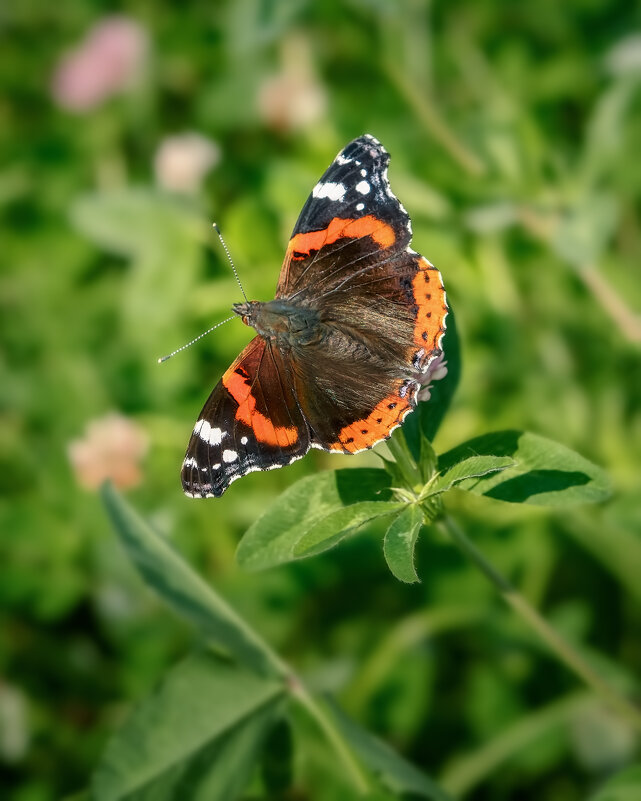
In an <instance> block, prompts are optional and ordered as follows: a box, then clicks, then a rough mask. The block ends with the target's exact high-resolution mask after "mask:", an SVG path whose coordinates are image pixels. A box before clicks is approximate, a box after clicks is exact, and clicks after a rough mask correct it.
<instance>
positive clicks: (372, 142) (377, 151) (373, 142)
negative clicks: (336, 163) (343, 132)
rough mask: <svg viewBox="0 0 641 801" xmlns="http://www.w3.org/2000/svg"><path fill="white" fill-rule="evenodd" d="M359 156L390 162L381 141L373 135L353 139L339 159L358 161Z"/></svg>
mask: <svg viewBox="0 0 641 801" xmlns="http://www.w3.org/2000/svg"><path fill="white" fill-rule="evenodd" d="M359 155H364V156H366V157H368V158H380V159H382V160H385V161H389V158H390V155H389V153H388V152H387V150H385V148H384V147H383V145H382V144H381V143H380V142H379V140H378V139H377V138H376V137H375V136H372V134H368V133H366V134H361V135H360V136H357V137H356V139H352V141H351V142H349V144H347V145H345V147H344V148H343V149H342V150H341V152H340V153H339V154H338V157H337V158H343V159H350V160H352V159H358V157H359Z"/></svg>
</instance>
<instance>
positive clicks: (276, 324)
mask: <svg viewBox="0 0 641 801" xmlns="http://www.w3.org/2000/svg"><path fill="white" fill-rule="evenodd" d="M389 159H390V157H389V154H388V153H387V151H386V150H385V148H384V147H383V146H382V145H381V144H380V142H378V141H377V140H376V139H374V137H373V136H369V135H365V136H360V137H359V138H358V139H355V140H354V141H353V142H350V144H348V145H347V147H345V148H344V149H343V150H342V151H341V152H340V153H339V154H338V156H336V158H335V159H334V161H333V162H332V164H330V166H329V168H328V169H327V170H326V172H325V174H324V175H323V177H322V178H321V179H320V181H319V182H318V183H317V184H316V186H315V187H314V189H313V190H312V194H311V195H310V196H309V198H308V199H307V202H306V203H305V205H304V206H303V210H302V212H301V214H300V217H299V218H298V222H297V223H296V225H295V227H294V232H293V234H292V238H291V239H290V241H289V245H288V246H287V252H286V254H285V260H284V262H283V266H282V269H281V272H280V278H279V280H278V287H277V290H276V298H275V299H274V300H270V301H267V302H265V303H263V302H261V301H249V302H246V303H236V304H235V305H234V307H233V310H234V312H235V313H236V314H238V315H239V316H240V317H241V319H242V321H243V322H244V323H245V324H246V325H250V326H252V327H253V328H254V329H255V330H256V332H257V334H258V336H256V337H255V338H254V339H253V340H252V341H251V342H250V343H249V345H247V347H246V348H245V349H244V350H243V352H242V353H241V354H240V356H239V357H238V358H237V359H236V361H235V362H234V363H233V364H232V366H231V367H230V368H229V370H227V372H226V373H225V374H224V375H223V377H222V379H221V381H220V382H219V383H218V384H217V386H216V387H215V388H214V391H213V392H212V393H211V395H210V396H209V399H208V400H207V403H206V404H205V406H204V408H203V410H202V412H201V414H200V417H199V419H198V422H197V423H196V426H195V428H194V431H193V434H192V436H191V440H190V442H189V447H188V448H187V454H186V456H185V461H184V462H183V466H182V484H183V489H184V491H185V493H186V494H187V495H189V496H191V497H194V498H197V497H202V498H209V497H212V496H219V495H222V494H223V492H224V491H225V490H226V489H227V487H228V486H229V485H230V484H231V482H232V481H235V480H236V479H237V478H240V477H241V476H244V475H245V474H246V473H249V472H251V471H252V470H271V469H273V468H276V467H282V466H283V465H286V464H290V463H291V462H293V461H295V460H296V459H300V458H301V457H302V456H304V455H305V454H306V453H307V451H308V450H309V449H310V448H320V449H322V450H325V451H330V452H332V453H358V452H359V451H362V450H364V449H365V448H371V447H373V446H374V445H376V444H377V443H379V442H381V441H382V440H385V439H387V438H388V437H389V436H390V434H391V433H392V431H394V429H395V428H397V427H398V426H399V425H400V424H401V423H402V422H403V420H404V418H405V417H406V415H408V414H409V413H410V412H411V411H412V410H413V409H414V408H415V407H416V404H417V395H418V392H419V389H420V387H421V379H422V378H424V376H425V373H426V372H427V370H428V367H429V365H430V364H431V363H432V362H433V360H434V359H436V358H437V357H438V356H440V355H441V353H442V351H441V339H442V337H443V333H444V332H445V317H446V315H447V304H446V300H445V290H444V289H443V282H442V280H441V276H440V273H439V272H438V270H437V269H436V268H435V267H433V266H432V265H431V264H430V262H429V261H428V260H427V259H425V258H424V257H423V256H420V255H419V254H418V253H415V252H414V251H413V250H412V249H411V248H410V241H411V238H412V228H411V223H410V218H409V215H408V214H407V212H406V211H405V209H404V208H403V206H402V205H401V203H400V202H399V201H398V199H397V198H396V197H395V196H394V195H393V194H392V191H391V189H390V186H389V182H388V179H387V166H388V164H389Z"/></svg>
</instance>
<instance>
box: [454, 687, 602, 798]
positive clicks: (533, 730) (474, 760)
mask: <svg viewBox="0 0 641 801" xmlns="http://www.w3.org/2000/svg"><path fill="white" fill-rule="evenodd" d="M594 703H595V700H594V696H593V695H592V693H589V692H586V691H585V690H581V691H580V692H577V693H573V694H572V695H569V696H566V697H565V698H562V699H561V700H558V701H554V702H553V703H551V704H549V705H548V706H545V707H543V708H542V709H539V710H537V711H536V712H532V713H531V714H529V715H526V716H525V717H523V718H520V719H518V720H516V721H515V722H514V723H512V724H508V726H507V727H506V728H505V729H502V730H501V731H500V732H499V733H498V734H496V735H495V736H494V737H492V738H491V739H489V740H487V741H486V742H485V743H483V745H481V747H480V748H475V749H474V750H473V751H472V752H470V753H469V754H463V755H462V756H459V757H457V758H455V759H454V760H453V761H452V762H451V763H449V764H448V765H447V766H446V768H445V770H444V771H443V773H442V774H441V776H440V777H439V784H440V786H441V787H443V789H444V790H445V791H446V792H449V793H451V794H452V795H453V796H455V797H457V798H458V797H462V796H464V795H466V794H467V793H469V792H470V790H472V789H473V788H474V787H476V786H478V785H479V784H480V783H481V782H482V781H483V779H485V777H486V776H490V775H491V774H492V773H494V771H496V770H497V769H498V768H499V766H500V765H501V764H502V763H504V762H505V761H506V760H508V759H509V758H510V757H511V756H513V755H514V754H518V753H519V752H521V751H525V749H527V747H528V746H529V745H530V743H533V742H535V741H536V740H539V739H540V738H541V737H544V736H545V735H547V734H550V733H552V732H553V731H555V730H556V729H558V728H559V727H561V726H564V725H567V724H568V723H569V722H570V721H572V720H573V719H575V718H576V716H577V715H579V714H581V712H583V711H584V710H589V709H590V708H591V707H594Z"/></svg>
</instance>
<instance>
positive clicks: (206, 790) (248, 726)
mask: <svg viewBox="0 0 641 801" xmlns="http://www.w3.org/2000/svg"><path fill="white" fill-rule="evenodd" d="M284 694H285V686H284V684H283V683H282V682H280V681H276V680H274V679H266V678H263V677H260V676H257V675H256V674H254V673H250V672H249V671H245V670H243V669H242V668H239V667H238V665H235V664H232V663H227V662H223V661H222V660H220V659H219V658H217V657H215V656H214V655H212V654H211V653H207V652H199V653H196V654H194V655H192V656H190V657H188V658H187V659H185V660H184V661H183V662H181V663H180V664H179V665H177V666H176V667H175V668H174V669H173V670H171V671H170V672H169V673H168V674H167V676H166V677H165V679H164V681H163V682H162V684H161V685H160V687H159V688H158V689H157V690H156V692H155V693H154V694H153V695H152V696H151V697H149V698H148V699H146V700H145V701H143V702H142V703H141V704H140V705H139V706H138V707H137V708H136V709H135V710H134V712H133V713H132V714H131V716H130V717H129V719H128V720H127V722H126V723H125V724H124V726H123V727H122V728H121V730H120V731H119V732H118V733H117V734H116V735H115V736H114V737H113V739H112V740H111V741H110V742H109V744H108V745H107V748H106V750H105V752H104V755H103V757H102V759H101V761H100V764H99V766H98V768H97V770H96V773H95V775H94V779H93V791H94V796H93V797H95V799H96V801H125V799H126V801H173V799H176V798H180V799H185V800H186V801H190V800H191V799H194V800H196V799H198V801H201V800H202V801H218V800H219V799H220V801H230V800H231V799H234V798H236V797H237V796H238V794H239V793H241V792H242V790H243V788H244V787H245V786H246V784H247V783H248V782H249V779H250V778H251V771H252V768H253V766H254V765H255V764H256V763H257V755H258V751H259V748H260V746H261V744H262V741H263V739H264V737H265V735H266V733H267V731H268V729H269V727H270V726H271V725H272V724H273V721H274V719H275V716H276V715H277V714H278V712H279V709H280V707H281V702H282V698H283V697H284Z"/></svg>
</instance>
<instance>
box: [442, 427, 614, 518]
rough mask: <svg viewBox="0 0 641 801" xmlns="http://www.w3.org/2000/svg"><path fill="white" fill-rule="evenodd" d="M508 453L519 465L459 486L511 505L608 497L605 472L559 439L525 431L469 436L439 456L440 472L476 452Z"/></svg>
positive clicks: (493, 454)
mask: <svg viewBox="0 0 641 801" xmlns="http://www.w3.org/2000/svg"><path fill="white" fill-rule="evenodd" d="M482 455H483V456H506V457H510V458H511V459H512V460H514V462H516V464H515V465H514V467H508V468H506V469H505V470H502V471H501V472H500V473H491V474H490V475H487V476H483V477H481V478H471V479H468V480H466V481H462V482H461V483H460V484H459V485H458V488H459V489H464V490H467V491H468V492H473V493H474V494H476V495H486V496H487V497H488V498H496V499H497V500H501V501H506V502H508V503H531V504H535V505H538V506H563V505H570V504H574V503H587V502H597V501H603V500H605V498H607V497H608V496H609V495H610V484H609V481H608V477H607V475H606V473H605V472H604V471H603V470H602V469H601V468H600V467H597V466H596V465H594V464H592V462H589V461H588V460H587V459H584V458H583V457H582V456H579V454H578V453H575V452H574V451H572V450H570V449H569V448H566V447H565V446H564V445H560V444H559V443H558V442H554V441H553V440H550V439H546V438H545V437H540V436H538V435H537V434H529V433H527V432H523V431H496V432H494V433H492V434H486V435H484V436H482V437H476V438H475V439H471V440H468V441H467V442H464V443H463V444H462V445H459V446H457V447H456V448H453V449H452V450H451V451H448V452H447V453H444V454H442V455H441V456H440V457H439V469H440V470H441V472H444V471H447V470H449V469H450V468H451V467H453V466H454V465H455V464H457V463H458V462H460V461H462V460H463V459H467V458H469V457H471V456H475V457H476V456H482Z"/></svg>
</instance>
